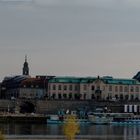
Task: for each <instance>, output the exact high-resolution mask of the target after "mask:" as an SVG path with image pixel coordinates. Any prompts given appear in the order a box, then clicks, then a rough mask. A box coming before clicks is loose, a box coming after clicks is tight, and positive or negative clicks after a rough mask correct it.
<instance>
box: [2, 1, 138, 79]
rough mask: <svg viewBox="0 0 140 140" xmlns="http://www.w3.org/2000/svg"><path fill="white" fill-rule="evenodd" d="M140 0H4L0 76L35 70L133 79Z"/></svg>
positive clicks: (48, 73)
mask: <svg viewBox="0 0 140 140" xmlns="http://www.w3.org/2000/svg"><path fill="white" fill-rule="evenodd" d="M139 12H140V2H139V1H138V0H134V1H133V2H132V1H130V0H127V1H126V0H123V1H118V0H115V1H114V0H106V1H101V0H94V1H92V0H86V1H85V0H71V1H66V0H65V1H64V0H22V2H19V1H18V0H16V1H10V0H1V1H0V19H1V22H0V68H1V69H0V79H1V80H2V79H3V78H4V76H9V75H16V74H22V67H23V62H24V56H25V55H26V54H27V56H28V62H29V68H30V74H31V75H38V74H42V75H45V74H47V75H58V76H59V75H60V76H61V75H68V76H69V75H70V76H98V75H100V76H113V77H116V78H117V77H120V78H132V77H133V76H134V75H135V74H136V73H137V72H138V71H139V70H140V65H139V59H140V56H139V51H140V47H139V46H140V39H139V36H140V28H139V25H140V19H139Z"/></svg>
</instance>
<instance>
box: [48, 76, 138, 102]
mask: <svg viewBox="0 0 140 140" xmlns="http://www.w3.org/2000/svg"><path fill="white" fill-rule="evenodd" d="M48 94H49V97H50V99H63V100H64V99H65V100H68V99H80V100H114V99H115V100H140V82H139V81H137V80H135V79H116V78H113V77H99V76H98V77H85V78H83V77H81V78H80V77H54V78H53V79H51V80H49V88H48Z"/></svg>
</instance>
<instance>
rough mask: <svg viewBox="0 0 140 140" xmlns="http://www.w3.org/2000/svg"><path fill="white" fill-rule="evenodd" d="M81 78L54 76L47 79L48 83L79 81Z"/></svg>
mask: <svg viewBox="0 0 140 140" xmlns="http://www.w3.org/2000/svg"><path fill="white" fill-rule="evenodd" d="M80 81H81V78H77V77H54V78H52V79H50V80H49V83H80Z"/></svg>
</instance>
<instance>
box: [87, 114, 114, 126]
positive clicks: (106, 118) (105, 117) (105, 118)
mask: <svg viewBox="0 0 140 140" xmlns="http://www.w3.org/2000/svg"><path fill="white" fill-rule="evenodd" d="M88 120H89V122H91V123H92V124H100V125H102V124H111V122H112V121H113V117H112V116H110V114H109V113H90V114H88Z"/></svg>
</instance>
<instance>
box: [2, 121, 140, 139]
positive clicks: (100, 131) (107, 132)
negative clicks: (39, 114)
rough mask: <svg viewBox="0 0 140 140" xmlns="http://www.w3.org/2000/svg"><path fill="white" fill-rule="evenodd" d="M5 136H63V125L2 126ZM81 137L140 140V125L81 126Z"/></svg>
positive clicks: (12, 124) (11, 124)
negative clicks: (139, 139)
mask: <svg viewBox="0 0 140 140" xmlns="http://www.w3.org/2000/svg"><path fill="white" fill-rule="evenodd" d="M0 128H1V130H2V132H3V133H4V134H5V135H63V125H62V124H59V125H57V124H51V125H50V124H14V123H10V124H0ZM79 135H89V136H93V137H96V136H110V137H111V136H113V137H121V139H122V140H127V139H128V138H129V139H138V137H139V136H140V125H91V124H90V125H89V124H82V125H80V133H79Z"/></svg>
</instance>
